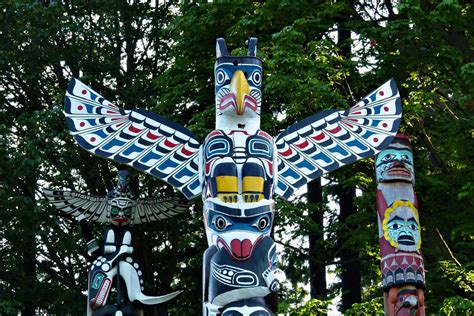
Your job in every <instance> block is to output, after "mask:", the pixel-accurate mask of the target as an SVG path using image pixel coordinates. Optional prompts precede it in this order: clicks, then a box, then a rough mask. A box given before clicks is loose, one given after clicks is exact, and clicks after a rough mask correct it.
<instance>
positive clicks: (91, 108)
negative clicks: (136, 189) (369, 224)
mask: <svg viewBox="0 0 474 316" xmlns="http://www.w3.org/2000/svg"><path fill="white" fill-rule="evenodd" d="M64 115H65V116H66V121H67V124H68V127H69V129H70V131H71V134H72V135H73V136H74V138H75V139H76V141H77V142H78V143H79V145H80V146H81V147H82V148H84V149H85V150H87V151H89V152H91V153H93V154H95V155H97V156H100V157H104V158H108V159H111V160H115V161H118V162H120V163H124V164H127V165H129V166H132V167H134V168H136V169H138V170H141V171H144V172H146V173H149V174H151V175H152V176H155V177H157V178H159V179H161V180H164V181H166V182H167V183H169V184H171V185H172V186H174V187H175V188H177V189H178V190H180V191H181V192H182V193H183V194H184V195H185V196H186V197H187V198H188V199H191V198H193V197H196V196H197V195H199V194H200V193H201V186H200V184H199V177H198V157H199V142H198V141H197V140H196V137H195V136H194V135H193V134H192V133H191V132H190V131H189V130H187V129H186V128H184V127H182V126H180V125H178V124H176V123H173V122H171V121H169V120H167V119H165V118H163V117H161V116H159V115H156V114H154V113H152V112H149V111H146V110H143V109H137V110H124V109H122V108H119V107H117V106H115V105H113V104H112V103H110V102H109V101H107V100H105V99H104V98H103V97H102V96H100V95H99V94H98V93H97V92H95V91H93V90H92V89H91V88H89V87H87V86H86V85H84V84H83V83H82V82H80V81H79V80H77V79H73V80H72V81H71V83H70V84H69V87H68V89H67V93H66V101H65V108H64Z"/></svg>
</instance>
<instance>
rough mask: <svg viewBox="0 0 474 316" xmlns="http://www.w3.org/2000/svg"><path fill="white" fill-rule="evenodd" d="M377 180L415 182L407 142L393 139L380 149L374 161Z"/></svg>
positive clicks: (410, 153) (411, 155)
mask: <svg viewBox="0 0 474 316" xmlns="http://www.w3.org/2000/svg"><path fill="white" fill-rule="evenodd" d="M375 167H376V174H377V182H388V181H407V182H411V183H414V182H415V173H414V165H413V153H412V151H411V149H410V147H409V146H408V144H407V143H400V142H397V141H395V142H394V143H392V144H391V145H390V146H389V147H388V148H387V149H385V150H383V151H381V152H380V153H379V154H378V155H377V158H376V162H375Z"/></svg>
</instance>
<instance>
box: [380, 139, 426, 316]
mask: <svg viewBox="0 0 474 316" xmlns="http://www.w3.org/2000/svg"><path fill="white" fill-rule="evenodd" d="M375 167H376V176H377V195H376V196H377V220H378V224H379V242H380V256H381V269H382V286H383V289H384V305H385V315H389V316H395V315H397V316H401V315H420V316H424V315H425V307H424V290H423V289H424V286H425V272H424V265H423V257H422V255H421V252H420V248H421V234H420V219H419V214H418V202H417V199H416V194H415V190H414V185H415V174H414V165H413V152H412V149H411V147H410V142H409V139H408V137H406V136H405V135H402V134H398V135H397V136H396V137H395V138H394V139H393V141H392V143H391V144H390V146H389V147H388V148H387V149H385V150H383V151H381V152H380V154H378V155H377V158H376V163H375Z"/></svg>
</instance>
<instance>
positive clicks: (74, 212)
mask: <svg viewBox="0 0 474 316" xmlns="http://www.w3.org/2000/svg"><path fill="white" fill-rule="evenodd" d="M43 193H44V195H45V196H46V197H47V198H48V199H49V201H50V202H51V204H53V205H54V206H55V207H56V208H57V209H58V210H60V211H61V212H63V214H67V215H68V216H73V217H75V218H76V219H77V220H78V222H79V224H80V227H81V230H82V234H83V236H84V239H85V241H86V243H87V248H88V252H89V255H90V256H91V259H92V260H93V262H92V264H91V265H90V267H89V278H88V289H87V301H88V302H87V316H112V315H114V316H138V315H140V305H156V304H161V303H165V302H167V301H169V300H171V299H173V298H175V297H176V296H177V295H178V294H180V293H181V291H177V292H173V293H170V294H167V295H163V296H149V295H145V294H144V293H143V281H144V280H143V273H142V271H141V269H140V265H139V263H138V261H137V260H136V259H135V258H134V256H133V250H134V249H133V245H132V238H133V226H134V225H136V224H141V223H147V222H153V221H158V220H164V219H167V218H170V217H172V216H174V215H176V214H178V213H181V212H183V211H185V210H187V209H188V205H187V204H186V203H181V202H180V200H179V198H177V197H148V198H138V197H137V195H136V192H132V190H131V189H130V186H129V173H128V171H127V170H120V171H119V172H118V183H117V186H116V187H115V188H113V189H112V190H111V191H109V192H108V194H107V195H106V196H90V195H86V194H82V193H79V192H77V191H65V190H49V189H45V190H44V191H43ZM88 221H94V222H99V223H104V224H105V227H104V242H103V247H99V243H98V242H97V240H96V238H94V236H93V235H92V232H91V230H90V228H89V225H88ZM113 285H115V289H116V291H115V293H116V301H115V302H109V300H108V298H109V295H110V293H111V292H112V287H113Z"/></svg>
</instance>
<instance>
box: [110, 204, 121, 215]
mask: <svg viewBox="0 0 474 316" xmlns="http://www.w3.org/2000/svg"><path fill="white" fill-rule="evenodd" d="M119 212H120V209H119V208H118V207H115V206H112V209H111V210H110V214H112V215H113V216H115V215H118V213H119Z"/></svg>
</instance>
